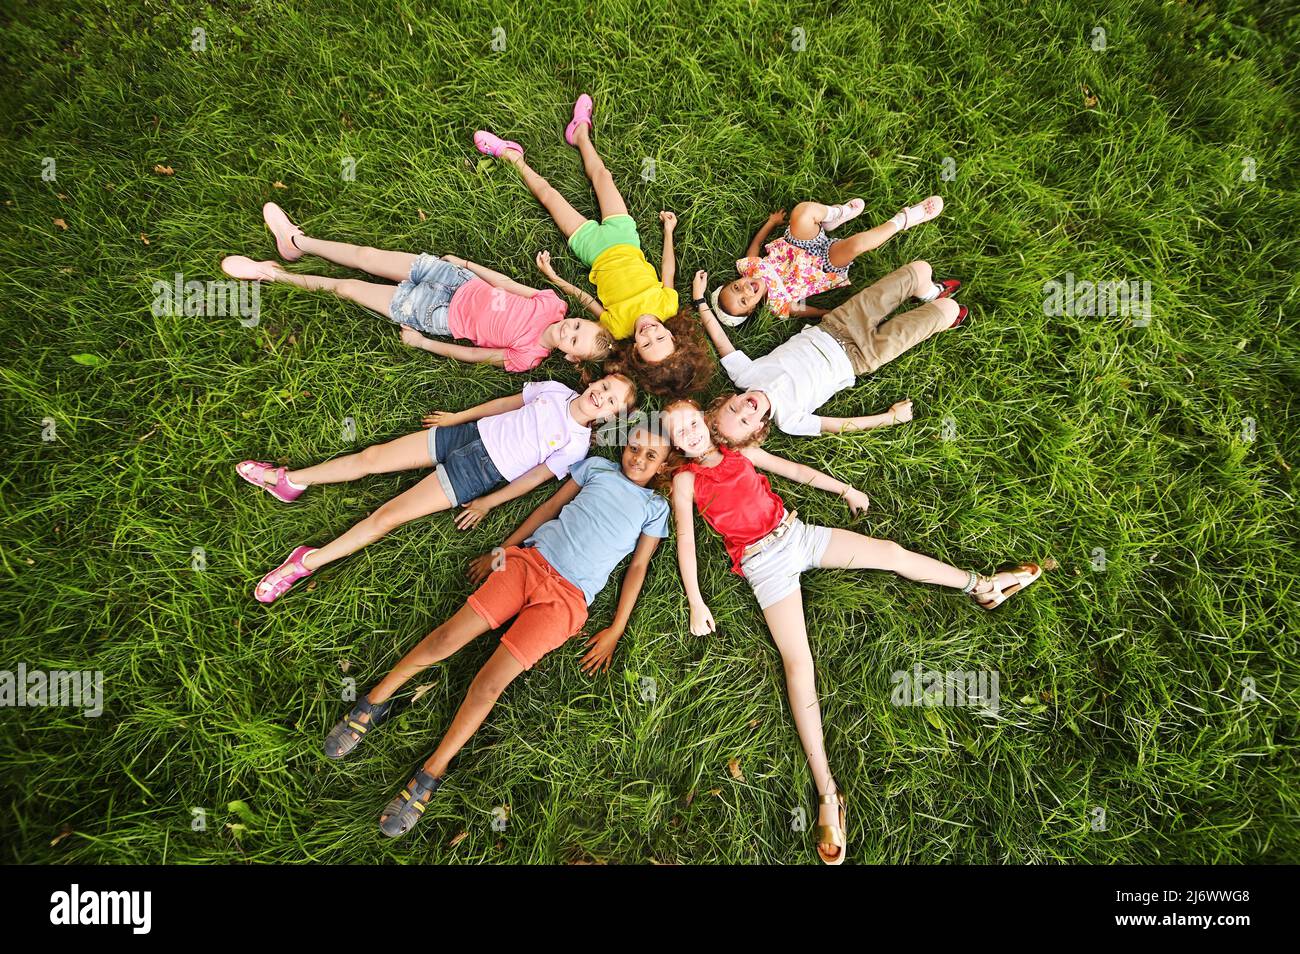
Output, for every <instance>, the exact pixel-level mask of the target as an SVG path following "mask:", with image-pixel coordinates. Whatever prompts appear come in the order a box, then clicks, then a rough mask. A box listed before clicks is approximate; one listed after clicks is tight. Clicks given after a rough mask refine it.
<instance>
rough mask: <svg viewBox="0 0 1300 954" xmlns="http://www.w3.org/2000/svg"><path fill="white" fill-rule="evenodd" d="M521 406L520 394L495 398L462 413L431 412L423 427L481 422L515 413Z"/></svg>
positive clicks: (426, 417) (521, 396) (425, 418)
mask: <svg viewBox="0 0 1300 954" xmlns="http://www.w3.org/2000/svg"><path fill="white" fill-rule="evenodd" d="M523 406H524V396H523V395H522V394H512V395H510V396H509V397H503V398H497V399H496V400H494V401H485V402H484V403H482V404H480V405H478V406H477V407H471V408H468V409H467V410H464V411H433V412H432V413H429V414H426V415H425V416H424V426H425V427H454V426H455V425H457V424H468V423H469V422H470V421H478V420H482V419H483V418H485V417H491V416H492V415H493V414H504V413H506V411H517V410H519V409H520V408H521V407H523Z"/></svg>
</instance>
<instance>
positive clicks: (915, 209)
mask: <svg viewBox="0 0 1300 954" xmlns="http://www.w3.org/2000/svg"><path fill="white" fill-rule="evenodd" d="M927 205H929V206H930V208H929V209H927V208H926V206H927ZM942 212H943V196H941V195H932V196H930V197H929V198H927V199H923V200H922V201H920V202H918V203H916V205H909V206H908V207H907V208H905V209H900V210H899V212H898V215H901V216H902V217H903V224H902V225H901V226H899V229H898V231H900V232H906V231H907V230H908V229H910V228H913V227H914V226H917V225H920V224H921V223H922V222H929V221H930V220H931V219H935V218H938V217H939V215H940V214H941V213H942ZM895 218H897V216H895Z"/></svg>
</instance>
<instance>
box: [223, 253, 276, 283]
mask: <svg viewBox="0 0 1300 954" xmlns="http://www.w3.org/2000/svg"><path fill="white" fill-rule="evenodd" d="M276 267H277V265H276V263H275V262H270V261H267V262H255V261H253V260H252V259H251V258H249V257H248V256H247V255H227V256H226V257H225V258H223V259H222V260H221V270H222V271H223V272H225V273H226V274H227V275H229V276H230V277H231V278H238V279H241V280H242V281H246V282H273V281H275V269H276Z"/></svg>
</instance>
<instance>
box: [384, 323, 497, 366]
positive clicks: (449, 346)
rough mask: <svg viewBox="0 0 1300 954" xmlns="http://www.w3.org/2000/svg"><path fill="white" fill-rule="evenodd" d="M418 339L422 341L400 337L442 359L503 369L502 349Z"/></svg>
mask: <svg viewBox="0 0 1300 954" xmlns="http://www.w3.org/2000/svg"><path fill="white" fill-rule="evenodd" d="M416 334H419V332H416ZM420 338H421V339H422V340H418V341H417V340H415V337H414V335H406V334H403V335H402V340H403V341H404V342H406V343H407V344H409V345H411V346H412V347H415V348H419V349H420V350H421V351H427V352H429V353H430V354H440V355H442V356H443V357H444V358H452V359H454V360H456V361H464V362H465V363H466V364H495V365H496V366H497V367H499V368H500V367H505V363H506V353H505V349H503V348H472V347H470V346H469V345H458V344H455V343H453V342H450V341H443V340H441V339H440V338H429V337H426V336H425V335H420Z"/></svg>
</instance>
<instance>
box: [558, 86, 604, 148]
mask: <svg viewBox="0 0 1300 954" xmlns="http://www.w3.org/2000/svg"><path fill="white" fill-rule="evenodd" d="M591 106H592V103H591V97H590V96H588V95H587V94H586V93H583V94H582V95H581V96H579V97H578V101H577V102H576V103H574V104H573V119H571V120H569V125H567V126H565V127H564V141H565V142H567V143H568V144H569V145H570V146H576V145H577V144H578V127H579V126H582V125H584V124H585V125H586V127H587V135H588V136H590V135H591V133H592V130H594V129H595V128H596V127H594V126H592V124H591Z"/></svg>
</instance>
